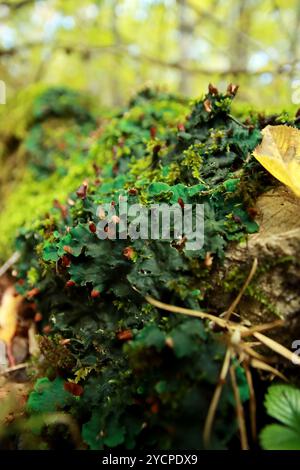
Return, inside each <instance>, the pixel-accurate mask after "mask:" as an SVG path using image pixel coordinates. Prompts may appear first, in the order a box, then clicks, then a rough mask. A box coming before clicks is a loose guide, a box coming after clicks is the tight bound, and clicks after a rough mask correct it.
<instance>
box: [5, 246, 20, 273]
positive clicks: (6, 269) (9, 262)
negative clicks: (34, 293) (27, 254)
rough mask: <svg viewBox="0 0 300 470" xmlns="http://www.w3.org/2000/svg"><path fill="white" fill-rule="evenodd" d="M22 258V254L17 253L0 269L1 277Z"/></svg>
mask: <svg viewBox="0 0 300 470" xmlns="http://www.w3.org/2000/svg"><path fill="white" fill-rule="evenodd" d="M19 258H20V253H19V252H18V251H15V252H14V253H13V254H12V255H11V257H10V258H9V259H8V260H7V261H6V262H5V263H4V264H3V265H2V266H1V267H0V277H1V276H3V274H5V273H6V272H7V271H8V270H9V269H10V268H11V267H12V266H13V265H14V264H15V263H16V262H17V261H18V260H19Z"/></svg>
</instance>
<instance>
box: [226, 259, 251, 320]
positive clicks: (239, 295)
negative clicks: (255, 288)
mask: <svg viewBox="0 0 300 470" xmlns="http://www.w3.org/2000/svg"><path fill="white" fill-rule="evenodd" d="M257 264H258V262H257V258H254V261H253V264H252V268H251V270H250V273H249V275H248V277H247V279H246V282H245V284H244V285H243V287H242V289H241V290H240V292H239V294H238V296H237V297H236V299H235V300H234V301H233V302H232V304H231V305H230V307H229V309H228V310H227V311H226V312H225V314H224V318H225V319H226V320H229V319H230V317H231V315H232V313H233V312H234V310H235V308H236V306H237V305H238V304H239V303H240V300H241V298H242V297H243V295H244V293H245V290H246V289H247V287H248V286H249V284H250V282H251V281H252V278H253V276H254V274H255V272H256V269H257Z"/></svg>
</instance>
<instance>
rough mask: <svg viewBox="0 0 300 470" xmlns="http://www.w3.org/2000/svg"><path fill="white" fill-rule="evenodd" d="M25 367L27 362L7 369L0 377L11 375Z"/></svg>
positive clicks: (0, 373)
mask: <svg viewBox="0 0 300 470" xmlns="http://www.w3.org/2000/svg"><path fill="white" fill-rule="evenodd" d="M26 367H28V362H23V363H22V364H18V365H16V366H13V367H9V368H8V369H5V370H3V371H1V372H0V376H1V375H6V374H11V373H12V372H16V371H17V370H21V369H26Z"/></svg>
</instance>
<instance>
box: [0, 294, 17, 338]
mask: <svg viewBox="0 0 300 470" xmlns="http://www.w3.org/2000/svg"><path fill="white" fill-rule="evenodd" d="M21 299H22V298H21V296H20V295H18V296H16V295H15V290H14V288H13V287H8V288H7V289H6V291H5V292H4V294H3V297H2V302H1V305H0V340H2V341H5V343H7V344H9V343H10V342H11V340H12V338H13V336H14V334H15V331H16V327H17V314H18V307H19V304H20V302H21Z"/></svg>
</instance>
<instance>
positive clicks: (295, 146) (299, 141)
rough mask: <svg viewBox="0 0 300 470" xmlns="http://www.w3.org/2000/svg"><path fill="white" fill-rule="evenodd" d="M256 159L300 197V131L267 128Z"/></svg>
mask: <svg viewBox="0 0 300 470" xmlns="http://www.w3.org/2000/svg"><path fill="white" fill-rule="evenodd" d="M262 134H263V140H262V143H261V144H260V145H258V147H256V149H255V150H254V152H253V155H254V157H255V158H256V159H257V160H258V161H259V163H261V164H262V166H263V167H264V168H265V169H266V170H268V171H269V172H270V173H271V175H273V176H274V177H275V178H277V179H278V180H279V181H281V182H282V183H284V184H285V185H286V186H288V187H289V188H291V189H292V190H293V191H294V193H295V194H296V195H297V196H300V130H299V129H296V128H294V127H289V126H267V127H265V129H263V131H262Z"/></svg>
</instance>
